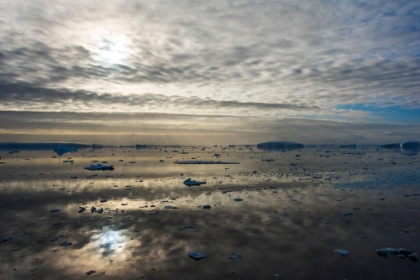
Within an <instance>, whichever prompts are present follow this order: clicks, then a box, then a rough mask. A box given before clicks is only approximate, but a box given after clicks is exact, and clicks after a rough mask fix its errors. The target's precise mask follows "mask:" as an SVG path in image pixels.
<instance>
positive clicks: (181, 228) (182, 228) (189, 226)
mask: <svg viewBox="0 0 420 280" xmlns="http://www.w3.org/2000/svg"><path fill="white" fill-rule="evenodd" d="M188 228H195V226H193V225H185V226H183V227H180V228H178V230H186V229H188Z"/></svg>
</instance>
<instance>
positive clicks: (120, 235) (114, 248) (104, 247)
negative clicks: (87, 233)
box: [91, 227, 129, 260]
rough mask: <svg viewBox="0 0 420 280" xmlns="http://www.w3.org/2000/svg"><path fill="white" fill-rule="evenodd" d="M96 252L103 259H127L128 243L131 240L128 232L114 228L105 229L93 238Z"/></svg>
mask: <svg viewBox="0 0 420 280" xmlns="http://www.w3.org/2000/svg"><path fill="white" fill-rule="evenodd" d="M91 239H92V243H93V244H94V250H96V251H97V252H99V253H100V254H101V255H102V257H103V258H112V259H113V260H116V259H118V260H125V259H127V257H128V256H127V252H126V251H125V249H126V247H127V242H128V240H129V238H128V235H127V233H126V230H117V229H115V228H113V227H103V228H102V230H101V231H100V232H98V233H96V234H94V235H93V236H92V237H91Z"/></svg>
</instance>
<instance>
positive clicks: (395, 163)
mask: <svg viewBox="0 0 420 280" xmlns="http://www.w3.org/2000/svg"><path fill="white" fill-rule="evenodd" d="M328 150H329V151H330V152H329V153H326V150H325V149H322V148H313V149H303V150H300V151H288V152H266V151H250V150H239V149H236V150H235V149H230V150H223V151H222V150H214V149H209V150H206V151H204V152H203V151H201V149H193V148H184V150H181V149H180V150H179V152H172V150H169V149H168V151H169V152H164V151H163V150H162V151H159V150H157V151H156V150H153V149H141V150H135V149H131V150H130V149H124V150H119V149H112V150H110V149H104V150H101V151H100V152H98V151H95V152H93V153H88V152H87V151H85V152H81V153H74V154H71V155H69V156H68V157H71V158H72V160H73V161H74V162H73V163H72V164H71V163H69V162H66V163H63V158H51V155H50V154H49V153H48V152H24V151H22V152H21V153H18V154H12V155H10V156H9V155H5V156H3V155H2V161H4V162H5V164H3V165H1V166H0V171H1V172H0V180H1V182H0V210H1V213H2V215H1V216H0V222H1V224H2V227H1V228H0V237H8V236H12V237H13V238H12V239H11V240H7V241H5V242H2V243H1V244H0V246H1V253H0V260H1V262H0V265H1V268H2V269H1V271H0V278H1V279H21V278H25V279H26V278H27V277H28V276H31V277H32V278H35V279H79V278H81V277H87V276H86V275H85V273H86V272H87V271H90V270H95V271H96V272H95V274H93V275H91V276H89V277H103V278H107V279H108V278H109V279H142V278H141V277H144V279H180V278H182V279H197V278H200V279H225V278H226V279H231V278H238V279H272V278H275V277H274V275H275V274H279V275H280V276H281V278H282V279H395V278H394V277H393V276H394V275H399V278H401V279H417V278H418V279H420V268H419V265H418V264H415V263H412V262H404V261H401V260H399V259H384V258H379V257H378V256H377V254H376V249H378V248H384V247H396V248H398V247H404V248H409V249H411V250H412V251H414V252H417V253H420V245H419V244H420V243H419V242H418V239H419V238H420V224H419V222H418V215H419V213H420V212H419V211H420V201H419V199H420V198H419V196H418V194H419V193H420V191H419V189H418V186H419V184H420V178H419V176H420V175H419V173H418V170H419V168H420V163H419V161H418V157H417V156H411V157H407V156H405V155H401V154H398V153H394V152H392V151H391V152H382V151H376V150H374V149H371V150H369V149H364V150H363V154H360V153H359V154H356V153H354V150H352V153H353V154H348V153H347V154H346V151H344V153H343V149H340V150H338V149H336V150H334V149H331V148H329V149H328ZM182 151H187V152H188V154H181V152H182ZM214 153H220V154H221V157H222V158H223V159H224V160H227V161H239V162H240V164H239V165H235V166H230V165H220V166H218V165H198V166H194V165H193V166H181V165H176V164H173V161H175V160H182V159H186V160H187V159H190V158H192V157H194V158H197V159H198V158H200V159H212V157H214V155H213V154H214ZM112 154H114V155H112ZM296 154H299V156H298V157H297V156H296ZM326 155H328V157H326ZM68 157H66V159H67V158H68ZM168 157H169V158H168ZM267 158H270V159H273V161H261V159H267ZM26 159H29V160H26ZM160 159H164V160H165V161H164V162H160V161H159V160H160ZM92 161H98V162H104V161H107V162H108V163H107V164H112V165H115V170H114V171H104V172H89V171H86V170H84V169H83V167H84V166H87V165H89V164H91V162H92ZM130 162H134V163H130ZM290 163H296V165H290ZM41 174H42V175H41ZM70 177H77V179H71V178H70ZM188 177H191V178H192V179H197V180H200V181H206V182H207V184H204V185H201V186H196V187H187V186H185V185H184V184H183V183H182V182H183V180H185V179H186V178H188ZM236 197H241V198H243V201H234V198H236ZM206 204H208V205H211V209H203V205H206ZM79 206H82V207H84V208H86V211H83V212H81V213H79ZM92 206H94V207H97V208H103V209H104V212H103V213H101V214H100V213H91V212H90V211H89V209H90V207H92ZM166 206H173V207H172V209H170V207H166ZM51 210H54V211H53V212H51ZM342 212H352V215H351V216H343V215H342V214H341V213H342ZM186 225H191V226H192V227H190V228H187V229H185V230H179V229H180V228H183V227H185V226H186ZM401 229H403V230H404V231H402V230H401ZM359 236H364V237H365V238H360V237H359ZM366 236H368V237H366ZM65 241H67V242H69V243H71V245H67V246H60V244H63V242H65ZM337 248H342V249H346V250H349V251H350V252H351V256H350V257H347V258H343V257H341V256H338V255H336V254H335V253H334V250H335V249H337ZM192 250H193V251H198V252H204V253H205V254H206V256H207V258H206V259H204V260H201V261H194V260H192V259H190V258H188V255H187V254H188V251H192ZM232 252H239V253H240V254H241V255H242V259H241V260H238V261H233V260H231V259H229V256H230V255H231V253H232Z"/></svg>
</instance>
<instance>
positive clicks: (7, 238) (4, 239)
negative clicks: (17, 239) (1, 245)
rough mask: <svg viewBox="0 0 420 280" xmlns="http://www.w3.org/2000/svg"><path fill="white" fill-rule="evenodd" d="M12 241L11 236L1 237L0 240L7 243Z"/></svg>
mask: <svg viewBox="0 0 420 280" xmlns="http://www.w3.org/2000/svg"><path fill="white" fill-rule="evenodd" d="M12 240H13V235H9V236H6V237H3V238H2V239H1V242H7V241H12Z"/></svg>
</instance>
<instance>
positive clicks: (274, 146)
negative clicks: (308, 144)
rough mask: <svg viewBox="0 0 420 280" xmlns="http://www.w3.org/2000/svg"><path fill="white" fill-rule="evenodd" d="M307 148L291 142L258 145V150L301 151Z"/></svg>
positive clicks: (272, 142)
mask: <svg viewBox="0 0 420 280" xmlns="http://www.w3.org/2000/svg"><path fill="white" fill-rule="evenodd" d="M303 147H305V146H304V145H303V144H300V143H296V142H290V141H271V142H265V143H260V144H258V145H257V148H258V149H269V150H277V149H280V150H283V149H301V148H303Z"/></svg>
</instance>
